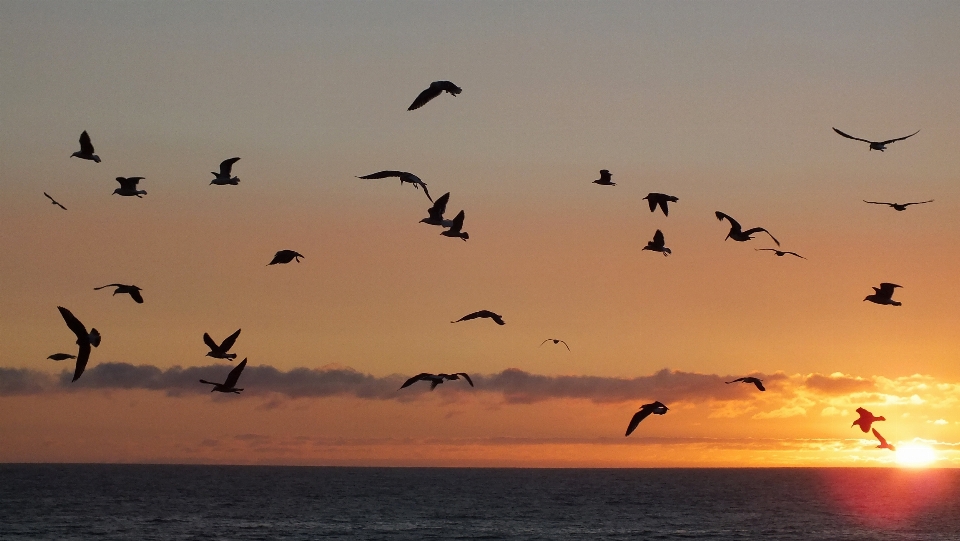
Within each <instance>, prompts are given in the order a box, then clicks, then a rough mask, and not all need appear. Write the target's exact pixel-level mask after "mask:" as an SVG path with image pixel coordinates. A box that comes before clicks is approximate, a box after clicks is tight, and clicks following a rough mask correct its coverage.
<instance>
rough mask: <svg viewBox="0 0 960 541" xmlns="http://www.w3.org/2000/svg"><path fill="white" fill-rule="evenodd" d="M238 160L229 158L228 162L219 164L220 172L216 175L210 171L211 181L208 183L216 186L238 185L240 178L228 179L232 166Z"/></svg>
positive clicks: (224, 161)
mask: <svg viewBox="0 0 960 541" xmlns="http://www.w3.org/2000/svg"><path fill="white" fill-rule="evenodd" d="M239 159H240V158H230V159H228V160H223V161H222V162H220V172H219V173H216V172H214V171H210V174H211V175H213V180H211V181H210V184H216V185H217V186H226V185H228V184H229V185H231V186H236V185H237V184H240V177H232V178H231V177H230V170H231V169H232V168H233V164H235V163H237V161H238V160H239Z"/></svg>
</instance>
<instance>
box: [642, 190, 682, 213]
mask: <svg viewBox="0 0 960 541" xmlns="http://www.w3.org/2000/svg"><path fill="white" fill-rule="evenodd" d="M644 199H646V200H647V204H649V205H650V212H656V210H657V205H660V210H662V211H663V215H664V216H669V215H670V209H668V208H667V203H676V202H677V201H679V200H680V199H679V198H677V197H676V196H673V195H667V194H664V193H656V192H650V193H648V194H647V196H646V197H644Z"/></svg>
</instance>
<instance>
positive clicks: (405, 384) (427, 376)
mask: <svg viewBox="0 0 960 541" xmlns="http://www.w3.org/2000/svg"><path fill="white" fill-rule="evenodd" d="M432 377H433V374H430V373H427V372H421V373H419V374H417V375H416V376H413V377H412V378H410V379H408V380H407V381H405V382H403V385H401V386H400V388H401V389H403V388H406V387H409V386H411V385H413V384H414V383H416V382H418V381H420V380H422V379H430V378H432Z"/></svg>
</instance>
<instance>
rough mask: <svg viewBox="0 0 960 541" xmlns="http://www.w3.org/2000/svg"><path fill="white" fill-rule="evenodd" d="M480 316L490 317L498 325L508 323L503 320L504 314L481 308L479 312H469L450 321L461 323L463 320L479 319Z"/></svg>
mask: <svg viewBox="0 0 960 541" xmlns="http://www.w3.org/2000/svg"><path fill="white" fill-rule="evenodd" d="M478 317H488V318H490V319H492V320H494V321H495V322H496V323H497V325H506V323H504V322H503V316H501V315H499V314H494V313H493V312H491V311H490V310H480V311H479V312H474V313H472V314H467V315H465V316H463V317H462V318H460V319H458V320H456V321H451V322H450V323H460V322H461V321H470V320H471V319H477V318H478Z"/></svg>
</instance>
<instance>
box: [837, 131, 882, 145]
mask: <svg viewBox="0 0 960 541" xmlns="http://www.w3.org/2000/svg"><path fill="white" fill-rule="evenodd" d="M833 131H835V132H837V133H839V134H840V135H842V136H844V137H846V138H847V139H853V140H855V141H863V142H864V143H872V142H873V141H867V140H866V139H860V138H859V137H854V136H852V135H847V134H845V133H843V132H842V131H840V130H838V129H836V128H833Z"/></svg>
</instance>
